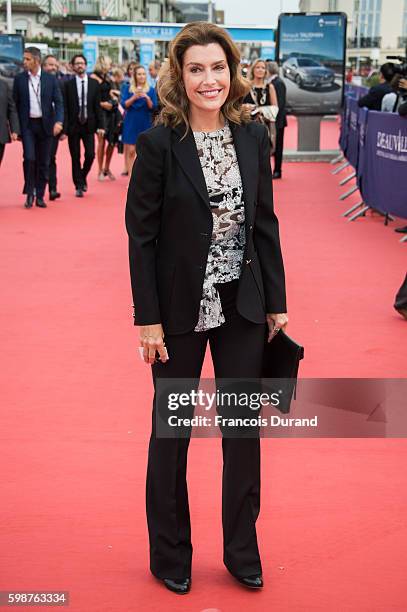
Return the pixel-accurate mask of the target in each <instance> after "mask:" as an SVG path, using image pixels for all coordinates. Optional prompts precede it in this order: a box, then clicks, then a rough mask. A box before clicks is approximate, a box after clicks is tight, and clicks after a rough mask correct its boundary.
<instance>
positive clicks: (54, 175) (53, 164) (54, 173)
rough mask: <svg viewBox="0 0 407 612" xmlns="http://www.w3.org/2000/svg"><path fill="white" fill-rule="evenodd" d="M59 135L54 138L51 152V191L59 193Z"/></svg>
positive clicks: (49, 183)
mask: <svg viewBox="0 0 407 612" xmlns="http://www.w3.org/2000/svg"><path fill="white" fill-rule="evenodd" d="M59 138H60V137H59V135H58V136H54V137H53V139H52V143H51V152H50V160H49V180H48V189H49V191H50V192H51V191H57V151H58V145H59Z"/></svg>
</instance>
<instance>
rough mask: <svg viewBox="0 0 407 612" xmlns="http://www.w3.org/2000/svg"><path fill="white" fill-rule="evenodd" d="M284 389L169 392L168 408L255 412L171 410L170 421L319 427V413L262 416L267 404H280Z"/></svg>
mask: <svg viewBox="0 0 407 612" xmlns="http://www.w3.org/2000/svg"><path fill="white" fill-rule="evenodd" d="M281 395H282V392H281V393H279V392H278V391H276V392H274V393H261V392H258V393H255V392H235V391H220V390H216V391H214V392H208V391H204V390H203V389H198V390H195V389H191V390H190V391H189V392H186V391H184V392H178V393H169V394H168V410H169V411H179V409H181V408H197V407H200V408H202V409H203V410H204V411H205V412H213V411H214V410H215V409H216V408H217V409H218V410H222V409H224V408H227V409H231V410H233V409H242V408H243V409H246V408H247V409H248V410H250V411H252V414H250V413H248V414H247V415H246V416H232V415H229V416H225V415H222V414H216V415H213V416H208V415H206V414H195V415H194V416H179V414H170V415H169V416H168V419H167V422H168V426H169V427H213V426H215V427H256V426H258V427H260V426H261V427H267V426H268V425H269V426H270V427H278V426H283V427H291V426H294V427H317V426H318V416H317V415H315V416H314V417H313V418H312V419H309V418H303V419H298V418H288V417H282V416H278V415H276V414H270V415H267V416H262V415H261V414H257V415H256V414H255V413H256V412H257V413H258V412H259V411H260V410H261V409H262V408H264V407H266V406H272V407H276V408H277V407H278V406H279V405H280V401H281Z"/></svg>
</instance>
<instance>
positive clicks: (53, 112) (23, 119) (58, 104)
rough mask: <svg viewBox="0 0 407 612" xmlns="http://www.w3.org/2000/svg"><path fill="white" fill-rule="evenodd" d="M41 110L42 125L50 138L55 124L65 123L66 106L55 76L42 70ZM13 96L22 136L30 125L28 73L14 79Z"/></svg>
mask: <svg viewBox="0 0 407 612" xmlns="http://www.w3.org/2000/svg"><path fill="white" fill-rule="evenodd" d="M40 87H41V90H40V91H41V93H40V95H41V110H42V125H43V127H44V130H45V132H46V133H47V134H48V136H52V133H53V129H54V125H55V123H57V122H58V123H63V121H64V105H63V102H62V95H61V89H60V87H59V84H58V81H57V79H56V77H55V76H54V75H53V74H49V73H48V72H45V70H41V85H40ZM13 96H14V101H15V103H16V107H17V112H18V118H19V120H20V127H21V134H22V135H23V136H24V132H26V131H27V130H28V129H29V125H30V91H29V81H28V72H20V74H18V75H17V76H16V78H15V79H14V84H13Z"/></svg>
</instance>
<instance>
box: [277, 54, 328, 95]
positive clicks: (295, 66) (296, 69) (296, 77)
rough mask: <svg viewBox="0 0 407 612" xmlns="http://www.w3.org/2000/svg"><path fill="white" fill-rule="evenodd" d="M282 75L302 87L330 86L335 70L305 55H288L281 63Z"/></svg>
mask: <svg viewBox="0 0 407 612" xmlns="http://www.w3.org/2000/svg"><path fill="white" fill-rule="evenodd" d="M283 76H285V77H286V78H287V79H291V80H292V81H294V82H295V83H296V84H297V85H298V87H299V88H300V89H301V88H303V87H315V88H317V87H331V86H332V85H333V84H334V82H335V72H334V71H333V70H331V69H330V68H325V66H323V65H322V64H320V63H319V62H317V61H315V60H313V59H311V58H307V57H289V58H288V60H286V61H285V62H284V64H283Z"/></svg>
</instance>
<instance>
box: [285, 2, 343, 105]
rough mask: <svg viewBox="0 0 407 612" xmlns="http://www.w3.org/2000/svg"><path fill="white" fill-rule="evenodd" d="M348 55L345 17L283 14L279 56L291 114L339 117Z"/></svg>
mask: <svg viewBox="0 0 407 612" xmlns="http://www.w3.org/2000/svg"><path fill="white" fill-rule="evenodd" d="M345 52H346V15H345V14H343V13H318V14H316V13H313V14H303V13H292V14H284V13H283V14H282V15H280V18H279V26H278V36H277V57H278V62H279V65H280V71H281V78H282V79H283V80H284V82H285V84H286V87H287V111H288V112H289V113H291V114H293V115H336V114H337V113H338V112H339V111H340V108H341V106H342V101H343V93H344V80H345Z"/></svg>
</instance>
